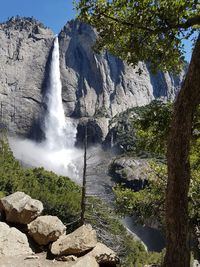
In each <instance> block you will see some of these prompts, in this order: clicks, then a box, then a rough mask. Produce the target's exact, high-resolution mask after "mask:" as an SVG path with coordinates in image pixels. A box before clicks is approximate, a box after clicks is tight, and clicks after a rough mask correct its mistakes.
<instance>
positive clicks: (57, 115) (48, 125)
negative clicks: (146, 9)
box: [44, 37, 76, 150]
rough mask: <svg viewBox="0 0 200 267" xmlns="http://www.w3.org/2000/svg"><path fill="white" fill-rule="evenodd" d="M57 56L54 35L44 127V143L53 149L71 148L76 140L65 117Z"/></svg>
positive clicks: (72, 127) (74, 130)
mask: <svg viewBox="0 0 200 267" xmlns="http://www.w3.org/2000/svg"><path fill="white" fill-rule="evenodd" d="M59 58H60V55H59V43H58V37H56V38H55V40H54V48H53V52H52V60H51V66H50V76H49V79H50V80H49V88H48V93H47V96H46V98H47V99H46V104H47V115H46V117H45V129H44V130H45V138H46V144H47V146H48V147H49V148H50V149H53V150H55V149H56V150H60V149H63V148H72V147H74V144H75V141H76V127H75V126H74V125H73V123H72V122H71V121H70V119H68V120H67V121H66V119H65V113H64V108H63V104H62V84H61V79H60V60H59Z"/></svg>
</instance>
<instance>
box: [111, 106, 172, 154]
mask: <svg viewBox="0 0 200 267" xmlns="http://www.w3.org/2000/svg"><path fill="white" fill-rule="evenodd" d="M171 115H172V104H171V103H162V102H161V101H152V102H151V103H150V104H149V105H146V106H143V107H136V108H132V109H129V110H127V111H125V112H123V113H121V114H119V115H118V116H115V117H114V118H113V120H112V121H111V127H112V124H113V125H115V126H114V129H115V131H116V144H117V145H118V146H123V148H124V151H125V152H131V153H132V154H136V155H141V154H142V153H145V154H147V155H149V156H163V155H164V154H165V151H166V143H167V135H168V131H169V123H170V120H171Z"/></svg>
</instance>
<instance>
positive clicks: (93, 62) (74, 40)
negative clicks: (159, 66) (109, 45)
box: [0, 17, 183, 143]
mask: <svg viewBox="0 0 200 267" xmlns="http://www.w3.org/2000/svg"><path fill="white" fill-rule="evenodd" d="M96 37H97V34H96V32H95V30H94V29H92V28H91V27H90V26H89V25H86V24H84V23H80V22H79V21H71V22H69V23H67V24H66V25H65V26H64V28H63V30H62V31H61V32H60V34H59V44H60V70H61V80H62V86H63V88H62V89H63V91H62V94H63V95H62V97H63V104H64V109H65V113H66V116H70V117H75V118H78V119H80V118H82V117H88V118H90V119H94V120H98V123H97V126H99V127H100V130H99V128H98V127H97V126H95V127H93V126H92V128H93V129H95V130H97V132H95V133H94V135H96V133H97V136H99V132H100V131H102V134H101V136H99V137H98V138H97V139H98V140H94V143H95V142H101V141H102V140H104V139H105V136H106V132H107V131H108V123H107V122H108V121H109V119H110V118H111V117H113V116H114V115H116V114H117V113H119V112H122V111H124V110H126V109H127V108H130V107H134V106H138V105H145V104H147V103H149V102H150V101H151V100H153V99H154V98H160V97H161V98H164V99H174V97H175V95H176V93H177V91H178V90H179V88H180V83H181V80H182V78H183V74H181V75H179V76H177V77H174V76H173V75H170V74H169V73H163V72H159V73H158V74H157V75H153V74H151V72H150V70H149V68H148V66H147V65H146V64H144V63H139V65H138V68H141V69H142V70H143V72H142V74H141V75H139V74H138V73H137V70H138V68H136V69H133V68H132V67H130V66H128V65H127V64H125V63H124V62H123V61H121V60H120V59H118V58H116V57H113V56H112V55H110V54H109V53H107V52H104V53H103V54H100V55H97V54H95V53H94V52H93V50H92V46H93V45H94V43H95V40H96ZM53 38H54V36H53V33H52V31H51V30H49V29H47V28H46V27H44V26H43V25H42V24H41V23H39V22H38V21H36V20H34V19H32V18H19V17H15V18H12V19H10V20H9V21H7V22H6V23H2V24H0V123H1V124H2V123H3V124H5V125H6V126H7V127H8V129H9V131H10V132H14V133H17V134H21V135H25V136H27V135H28V136H29V137H32V138H38V131H39V129H40V128H41V127H38V125H39V124H40V123H41V122H40V120H41V118H39V116H40V114H42V116H44V112H43V111H42V112H41V109H42V108H43V107H45V105H43V96H44V95H45V91H46V89H47V88H48V86H47V85H48V71H49V63H50V62H49V61H50V59H51V48H52V45H53ZM99 119H105V120H106V121H107V122H105V123H102V122H101V123H99ZM1 124H0V125H1ZM90 125H91V122H90ZM39 126H41V125H39ZM80 129H81V128H80ZM80 131H81V130H80ZM35 132H36V134H35ZM92 138H93V137H92ZM92 143H93V141H92Z"/></svg>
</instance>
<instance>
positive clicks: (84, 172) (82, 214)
mask: <svg viewBox="0 0 200 267" xmlns="http://www.w3.org/2000/svg"><path fill="white" fill-rule="evenodd" d="M86 170H87V125H85V140H84V159H83V182H82V195H81V220H80V224H81V225H83V224H84V223H85V206H86V203H85V202H86Z"/></svg>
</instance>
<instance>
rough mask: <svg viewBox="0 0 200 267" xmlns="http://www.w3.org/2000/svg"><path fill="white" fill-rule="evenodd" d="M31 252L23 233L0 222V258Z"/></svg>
mask: <svg viewBox="0 0 200 267" xmlns="http://www.w3.org/2000/svg"><path fill="white" fill-rule="evenodd" d="M30 253H33V251H32V249H31V248H30V246H29V243H28V239H27V237H26V235H25V234H23V233H22V232H20V231H19V230H17V229H16V228H14V227H9V226H8V225H7V224H6V223H3V222H0V258H2V257H5V256H17V255H25V254H30Z"/></svg>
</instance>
